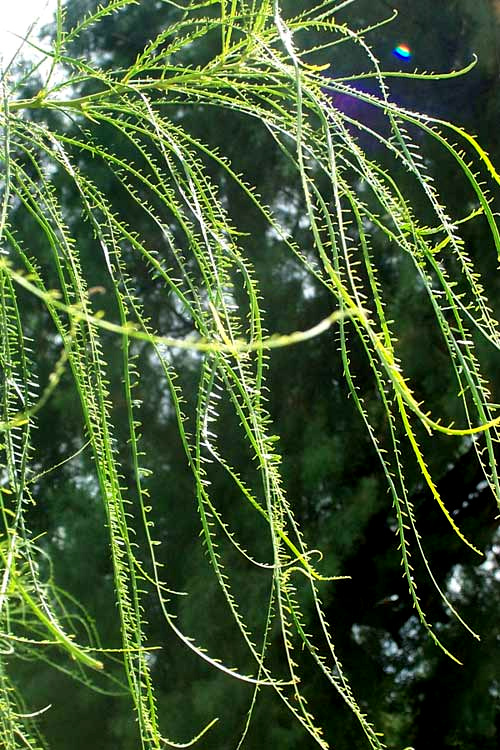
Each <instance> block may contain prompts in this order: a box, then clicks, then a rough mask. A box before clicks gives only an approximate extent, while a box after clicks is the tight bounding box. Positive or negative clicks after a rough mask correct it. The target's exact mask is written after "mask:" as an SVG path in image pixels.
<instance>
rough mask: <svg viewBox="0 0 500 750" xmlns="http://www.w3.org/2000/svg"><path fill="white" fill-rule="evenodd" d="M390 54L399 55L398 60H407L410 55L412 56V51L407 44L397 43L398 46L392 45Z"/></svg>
mask: <svg viewBox="0 0 500 750" xmlns="http://www.w3.org/2000/svg"><path fill="white" fill-rule="evenodd" d="M392 54H393V55H396V57H399V59H400V60H409V59H410V58H411V57H413V52H412V51H411V49H410V48H409V47H408V45H407V44H398V46H397V47H394V49H393V50H392Z"/></svg>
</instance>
